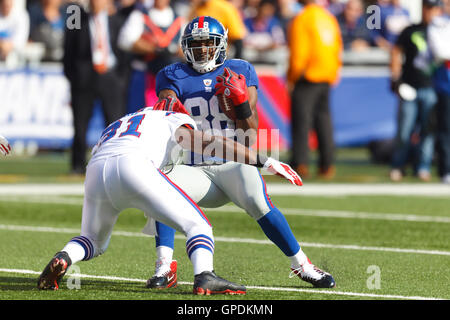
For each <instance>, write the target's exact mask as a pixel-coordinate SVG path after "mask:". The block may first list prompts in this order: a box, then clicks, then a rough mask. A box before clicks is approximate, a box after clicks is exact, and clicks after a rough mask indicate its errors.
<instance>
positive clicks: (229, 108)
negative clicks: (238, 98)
mask: <svg viewBox="0 0 450 320" xmlns="http://www.w3.org/2000/svg"><path fill="white" fill-rule="evenodd" d="M227 91H229V89H228V88H226V89H225V91H224V94H217V100H218V102H219V108H220V110H222V112H223V113H224V114H225V115H226V116H227V117H228V118H230V119H231V120H233V121H235V120H236V111H235V110H234V105H233V101H232V100H231V99H230V98H228V97H227V96H226V93H227Z"/></svg>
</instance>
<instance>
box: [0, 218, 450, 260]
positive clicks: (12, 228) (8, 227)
mask: <svg viewBox="0 0 450 320" xmlns="http://www.w3.org/2000/svg"><path fill="white" fill-rule="evenodd" d="M0 230H9V231H30V232H53V233H68V234H79V232H80V229H74V228H53V227H42V226H23V225H5V224H0ZM112 235H113V236H124V237H137V238H143V237H150V236H148V235H145V234H143V233H138V232H128V231H113V233H112ZM175 238H176V239H181V240H185V239H186V238H185V237H184V236H182V235H176V236H175ZM214 240H215V241H216V242H237V243H250V244H262V245H267V244H270V245H273V243H272V242H271V241H269V240H259V239H249V238H228V237H214ZM300 245H301V246H302V247H312V248H328V249H344V250H361V251H384V252H396V253H413V254H429V255H440V256H450V251H439V250H420V249H403V248H389V247H370V246H358V245H345V244H340V245H339V244H326V243H309V242H301V243H300Z"/></svg>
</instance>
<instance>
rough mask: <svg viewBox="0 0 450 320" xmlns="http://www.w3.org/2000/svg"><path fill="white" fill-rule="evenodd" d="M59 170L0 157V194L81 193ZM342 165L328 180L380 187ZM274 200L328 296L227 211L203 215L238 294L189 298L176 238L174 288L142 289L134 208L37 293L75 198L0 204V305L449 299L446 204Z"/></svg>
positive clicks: (371, 175)
mask: <svg viewBox="0 0 450 320" xmlns="http://www.w3.org/2000/svg"><path fill="white" fill-rule="evenodd" d="M349 154H350V155H351V156H352V153H349ZM66 160H67V159H66V158H65V157H61V156H54V155H44V156H40V157H37V158H10V159H7V160H6V161H4V160H3V159H2V161H0V180H1V183H0V186H7V185H8V184H9V183H28V182H33V183H37V182H42V183H47V182H52V183H55V182H60V183H61V184H66V183H67V182H71V183H74V182H75V183H81V182H82V179H81V178H79V177H70V176H67V175H66V170H67V162H66ZM350 160H352V159H350ZM352 161H353V162H352ZM352 161H348V162H342V163H340V164H339V167H338V170H339V171H340V172H341V174H340V176H338V177H337V181H340V182H342V181H344V182H345V181H347V182H355V181H358V180H363V181H365V182H373V181H375V182H379V183H382V182H385V181H386V180H385V179H386V178H385V173H386V172H387V168H386V167H383V166H373V165H372V166H371V165H370V164H367V163H365V164H364V163H363V162H359V161H360V160H359V158H358V153H356V155H355V159H353V160H352ZM352 167H353V168H354V170H353V171H352ZM363 167H366V169H365V170H363ZM339 171H338V172H339ZM345 172H348V174H344V173H345ZM352 172H353V173H354V174H353V175H352V174H351V173H352ZM411 179H413V178H411ZM267 180H268V181H269V182H270V181H275V182H282V181H281V180H279V179H277V178H273V177H272V178H270V177H269V178H268V179H267ZM313 182H319V181H314V180H313ZM319 183H322V182H319ZM307 185H308V182H307V181H305V186H304V188H307ZM442 187H443V188H445V186H442ZM272 200H273V201H274V203H275V204H276V205H277V207H279V208H280V209H281V211H282V212H285V215H286V219H287V220H288V222H289V224H290V226H291V228H292V230H293V232H294V234H295V235H296V237H297V239H298V240H299V242H300V244H301V245H302V246H303V250H304V251H305V252H306V254H307V255H308V256H309V258H310V259H311V260H312V262H313V263H315V264H316V265H318V266H319V267H321V268H323V269H325V270H326V271H328V272H330V273H332V274H333V276H334V278H335V279H336V283H337V287H336V288H334V289H314V288H312V286H311V285H309V284H307V283H305V282H302V281H301V280H299V279H298V278H290V277H289V273H290V270H289V262H288V260H287V258H286V257H284V256H283V254H282V253H281V251H279V250H278V249H277V248H276V247H275V246H274V245H273V244H271V243H269V242H268V241H267V239H266V237H265V236H264V234H263V232H262V231H261V229H260V228H259V226H258V224H257V223H256V222H255V221H254V220H253V219H251V218H250V217H249V216H247V215H246V214H245V213H244V212H242V211H241V210H239V209H238V208H236V207H235V206H233V205H229V206H225V207H222V208H220V209H214V210H207V209H206V210H205V213H206V214H207V216H208V218H209V220H210V221H211V223H212V225H213V227H214V236H215V238H216V251H215V269H216V272H217V274H218V275H220V276H222V277H225V278H227V279H229V280H232V281H235V282H239V283H242V284H245V285H246V286H247V295H246V296H211V297H197V296H194V295H192V294H191V292H192V282H193V273H192V267H191V264H190V262H189V260H188V259H187V256H186V254H185V251H184V242H185V239H184V238H183V237H182V235H181V234H177V238H176V241H175V258H176V259H177V260H178V262H179V269H178V279H179V285H178V287H177V288H175V289H170V290H162V291H161V290H159V291H152V290H149V289H146V288H145V281H146V279H147V278H149V277H150V276H151V275H152V273H153V269H154V259H155V252H154V239H153V238H150V237H147V236H144V235H143V234H142V233H141V232H140V231H141V229H142V228H143V226H144V224H145V218H144V216H143V213H142V212H139V211H137V210H134V209H129V210H126V211H124V212H123V213H121V215H120V217H119V220H118V222H117V224H116V226H115V229H114V234H113V236H112V239H111V243H110V246H109V248H108V250H107V252H106V253H105V254H104V255H102V256H100V257H98V258H96V259H93V260H91V261H87V262H80V263H78V264H77V265H75V266H74V267H75V268H73V272H74V273H73V274H68V275H66V277H65V279H64V280H63V283H62V287H61V289H60V290H58V291H56V292H48V291H45V292H42V291H38V290H37V289H36V280H37V277H38V275H39V273H40V272H41V271H42V269H43V268H44V267H45V265H46V264H47V262H48V261H49V259H50V258H51V257H52V255H53V254H54V253H55V252H57V251H59V250H60V249H61V248H62V247H63V246H64V245H65V243H66V242H67V241H68V240H70V239H71V237H73V236H75V235H77V234H78V231H79V228H80V222H81V205H82V196H81V195H64V196H61V195H46V196H45V197H44V196H42V197H40V196H36V195H34V196H27V195H17V196H6V195H0V243H1V245H0V257H1V259H0V300H19V299H20V300H30V299H38V300H55V299H71V300H72V299H74V300H78V299H80V300H86V299H93V300H106V299H115V300H190V299H195V300H214V299H221V300H223V299H226V300H232V301H241V300H348V299H351V300H355V299H363V300H369V299H370V300H371V299H379V300H391V299H399V300H404V299H420V300H422V299H450V275H449V273H448V270H449V267H450V199H449V198H448V197H446V196H440V197H434V196H414V197H411V196H389V195H364V196H352V195H349V196H340V197H333V196H305V195H303V196H283V195H274V196H272ZM283 209H284V210H283ZM324 212H326V214H323V213H324ZM343 213H347V214H343ZM349 214H350V215H349ZM80 274H81V275H80Z"/></svg>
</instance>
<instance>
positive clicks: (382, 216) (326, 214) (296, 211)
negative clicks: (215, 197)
mask: <svg viewBox="0 0 450 320" xmlns="http://www.w3.org/2000/svg"><path fill="white" fill-rule="evenodd" d="M0 201H6V202H28V203H53V204H67V205H79V206H81V205H83V199H76V198H75V199H72V198H63V197H58V196H54V197H52V196H39V197H38V196H28V197H24V196H9V197H4V196H1V195H0ZM279 209H280V211H281V212H282V213H283V214H284V215H287V216H289V215H291V216H308V217H322V218H343V219H363V220H366V219H370V220H391V221H411V222H438V223H450V217H444V216H427V215H414V214H400V213H372V212H358V211H343V210H317V209H302V208H279ZM204 211H205V212H206V213H208V211H209V212H217V211H225V212H244V210H242V209H241V208H238V207H236V206H233V205H225V206H222V207H219V208H204Z"/></svg>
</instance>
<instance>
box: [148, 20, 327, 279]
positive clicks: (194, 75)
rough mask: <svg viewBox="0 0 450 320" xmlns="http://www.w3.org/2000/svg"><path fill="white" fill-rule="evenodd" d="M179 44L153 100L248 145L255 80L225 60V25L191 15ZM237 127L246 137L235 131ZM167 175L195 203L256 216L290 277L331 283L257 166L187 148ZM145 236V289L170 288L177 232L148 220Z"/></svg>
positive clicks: (254, 120)
mask: <svg viewBox="0 0 450 320" xmlns="http://www.w3.org/2000/svg"><path fill="white" fill-rule="evenodd" d="M181 46H182V50H183V53H184V55H185V58H186V63H175V64H171V65H169V66H167V67H165V68H164V69H162V70H161V71H160V72H159V73H158V75H157V78H156V92H157V94H158V97H159V98H160V99H163V98H165V97H167V96H175V97H177V98H178V99H179V100H180V101H181V102H182V103H183V104H184V106H185V108H186V109H187V110H188V112H189V113H190V114H191V116H192V117H193V119H194V120H195V122H196V124H197V126H198V128H199V129H200V130H203V131H209V132H213V133H214V134H215V135H222V136H225V137H228V138H234V139H235V140H237V141H239V142H241V143H243V144H246V145H252V144H253V143H254V142H255V141H256V136H257V128H258V114H257V110H256V103H257V88H258V77H257V75H256V72H255V69H254V67H253V66H252V65H251V64H250V63H248V62H247V61H244V60H240V59H229V60H227V59H226V54H227V30H225V28H224V27H223V25H222V24H221V23H220V22H219V21H218V20H216V19H214V18H212V17H208V16H201V17H196V18H194V19H193V20H192V21H191V22H190V23H189V24H187V26H186V28H185V30H184V33H183V36H182V40H181ZM225 70H227V71H225ZM229 70H231V71H233V72H234V73H233V72H230V71H229ZM224 72H225V76H224ZM236 75H238V76H236ZM217 92H221V93H223V92H226V93H228V97H229V98H230V99H231V100H232V101H233V105H234V107H235V116H236V119H230V118H228V117H227V116H226V115H225V113H223V112H222V110H221V108H220V107H219V102H218V101H219V100H218V97H217V95H216V93H217ZM238 132H244V133H245V134H244V135H242V136H240V135H239V134H237V133H238ZM168 176H169V177H170V179H172V180H173V181H174V182H175V183H176V184H177V185H178V186H180V187H181V188H182V189H183V190H185V191H186V193H187V194H189V196H190V197H191V198H192V199H193V200H194V201H195V202H196V203H198V205H199V206H200V207H204V208H214V207H220V206H222V205H224V204H226V203H228V202H233V203H234V204H235V205H237V206H238V207H240V208H242V209H243V210H245V212H247V214H248V215H250V216H251V217H252V218H253V219H255V220H256V221H257V222H258V224H259V225H260V227H261V229H262V230H263V231H264V233H265V234H266V236H267V237H268V238H269V239H270V240H271V241H272V242H273V243H274V244H275V245H277V246H278V248H279V249H280V250H281V251H282V252H283V253H284V254H285V255H286V256H287V257H288V259H289V260H290V264H291V265H290V267H291V270H292V273H293V274H295V275H298V276H299V277H300V278H301V279H302V280H304V281H307V282H309V283H311V284H312V285H313V286H314V287H322V288H332V287H335V281H334V279H333V277H332V276H331V275H330V274H329V273H327V272H324V271H322V270H320V269H319V268H317V267H316V266H315V265H313V264H312V263H311V261H310V260H309V259H308V257H307V256H306V255H305V253H304V252H303V251H302V249H301V248H300V245H299V243H298V242H297V240H296V238H295V237H294V235H293V233H292V231H291V228H290V227H289V225H288V222H287V221H286V219H285V217H284V216H283V214H282V213H281V212H280V211H279V210H278V209H277V207H276V206H275V205H274V204H273V203H272V201H271V199H270V197H269V196H268V194H267V191H266V184H265V182H264V179H263V178H262V176H261V174H260V172H259V170H258V169H257V168H256V167H254V166H249V165H244V164H240V163H238V162H234V161H225V160H224V161H221V160H220V159H211V158H205V157H204V156H203V155H196V154H194V153H191V154H190V155H189V156H188V157H187V159H184V164H182V165H175V166H174V167H173V169H172V170H171V172H170V173H169V174H168ZM144 233H147V234H154V235H155V236H156V237H155V238H156V254H157V261H156V270H155V273H154V275H153V277H151V278H150V279H149V280H148V281H147V287H148V288H169V287H174V286H175V285H176V279H177V277H176V272H177V264H176V260H173V248H174V236H175V230H174V229H172V228H169V227H167V226H165V225H163V224H161V223H159V222H154V221H151V220H150V221H149V222H148V223H147V226H146V228H145V229H144Z"/></svg>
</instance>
